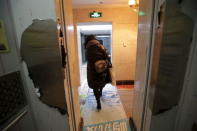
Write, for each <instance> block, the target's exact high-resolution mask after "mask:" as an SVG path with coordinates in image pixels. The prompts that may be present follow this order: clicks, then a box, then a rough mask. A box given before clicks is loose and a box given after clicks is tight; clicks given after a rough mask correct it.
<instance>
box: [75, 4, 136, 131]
mask: <svg viewBox="0 0 197 131" xmlns="http://www.w3.org/2000/svg"><path fill="white" fill-rule="evenodd" d="M108 8H109V7H108ZM106 9H107V8H103V10H104V12H106V13H110V12H108V11H107V10H106ZM110 9H112V10H114V11H119V10H120V9H123V10H125V12H126V13H127V14H126V15H128V16H126V15H125V16H124V17H125V19H126V20H127V21H125V22H126V23H121V22H120V21H119V19H115V18H113V17H110V18H109V20H106V18H100V19H101V20H100V21H97V19H95V20H94V19H91V18H87V20H86V18H85V17H84V18H82V17H80V16H83V14H81V13H80V12H83V11H81V8H79V9H76V10H75V9H74V12H75V11H76V12H75V13H74V18H75V19H74V21H75V22H76V24H75V25H76V27H75V29H76V38H77V40H76V41H77V45H78V59H79V72H80V87H79V98H80V114H81V117H82V120H83V126H84V129H85V130H86V129H88V128H90V127H92V128H94V127H95V126H98V127H99V128H105V127H106V128H112V127H107V126H105V125H106V124H109V123H111V125H108V126H113V122H115V123H116V124H117V122H120V123H121V124H120V126H118V125H117V128H120V129H121V130H130V125H129V121H131V119H132V110H133V105H132V104H133V87H134V70H135V69H134V68H135V57H136V54H135V53H136V39H137V31H136V30H137V28H136V26H137V17H136V16H132V15H131V14H130V13H132V14H135V15H136V13H135V11H133V10H132V9H130V7H129V8H127V7H119V8H114V7H113V8H112V7H110ZM89 10H91V9H89ZM87 13H88V12H87ZM76 14H77V15H78V16H76ZM120 16H121V15H120ZM132 18H134V19H133V21H129V20H131V19H132ZM132 22H133V23H134V22H135V23H136V25H132V24H131V23H132ZM88 35H95V36H96V39H97V40H98V41H99V42H100V43H101V44H102V45H104V47H105V48H106V49H107V53H108V55H109V56H110V58H111V62H112V69H111V70H112V72H111V73H112V74H111V75H112V79H113V82H112V84H107V85H106V86H105V87H104V88H103V93H102V97H101V106H102V109H101V110H100V111H98V110H97V109H96V106H97V103H96V99H95V96H94V93H93V90H92V89H91V88H89V87H88V83H87V60H86V54H85V48H84V42H85V39H86V37H87V36H88ZM115 36H117V37H115ZM130 51H132V52H130ZM125 58H126V59H125ZM127 68H130V70H128V71H127V70H126V69H127ZM100 126H101V127H100ZM102 126H103V127H102ZM100 130H101V129H100ZM101 131H102V130H101Z"/></svg>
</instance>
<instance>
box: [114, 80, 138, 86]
mask: <svg viewBox="0 0 197 131" xmlns="http://www.w3.org/2000/svg"><path fill="white" fill-rule="evenodd" d="M116 85H134V80H117V81H116Z"/></svg>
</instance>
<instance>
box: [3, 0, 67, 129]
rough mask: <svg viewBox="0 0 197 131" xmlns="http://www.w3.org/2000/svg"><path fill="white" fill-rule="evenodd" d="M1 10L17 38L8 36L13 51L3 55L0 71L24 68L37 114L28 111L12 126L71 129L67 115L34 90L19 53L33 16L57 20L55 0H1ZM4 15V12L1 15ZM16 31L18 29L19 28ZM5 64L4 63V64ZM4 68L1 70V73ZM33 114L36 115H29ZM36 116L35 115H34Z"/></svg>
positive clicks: (20, 127)
mask: <svg viewBox="0 0 197 131" xmlns="http://www.w3.org/2000/svg"><path fill="white" fill-rule="evenodd" d="M5 5H6V6H7V5H9V6H10V7H11V13H12V15H13V20H10V19H8V18H9V17H8V16H11V15H10V14H7V12H8V11H7V10H8V9H9V8H6V7H5ZM0 6H1V7H0V10H3V12H2V11H0V13H3V15H4V19H5V20H6V22H5V23H9V22H13V23H14V25H13V27H12V26H10V25H7V27H8V28H9V31H10V32H9V33H10V34H13V35H15V36H17V37H15V36H13V38H8V39H9V43H10V44H13V45H11V48H12V49H11V52H10V53H7V54H2V55H1V56H0V63H1V64H0V71H1V72H2V73H7V72H11V71H14V70H18V69H21V72H22V76H23V80H24V83H25V87H26V94H27V96H28V100H29V104H30V107H31V110H30V108H29V111H30V112H31V113H32V114H33V115H32V114H28V115H27V116H26V117H28V119H27V118H26V117H25V118H24V119H22V120H21V121H20V122H19V123H18V124H17V125H15V126H14V127H13V128H11V129H10V130H13V131H27V130H28V131H36V130H38V131H67V130H69V125H68V117H67V115H61V114H60V113H59V112H58V111H57V110H56V109H53V108H50V107H48V106H47V105H45V104H43V103H42V102H41V101H40V100H38V98H37V96H36V95H35V93H34V85H33V83H32V80H31V79H30V78H29V76H28V71H27V66H26V64H25V63H24V62H22V63H21V62H20V56H19V55H18V54H19V53H18V52H19V50H17V47H19V48H20V41H21V36H22V33H23V31H24V30H25V29H26V28H27V27H28V26H29V25H30V24H31V23H32V20H33V19H36V18H37V19H49V18H52V19H54V20H55V5H54V1H53V0H33V1H32V0H3V2H2V1H1V4H0ZM0 18H1V15H0ZM15 31H16V32H15ZM2 64H3V65H4V66H3V68H2ZM1 72H0V73H1ZM29 115H32V116H29ZM32 118H33V119H32ZM34 123H35V124H34Z"/></svg>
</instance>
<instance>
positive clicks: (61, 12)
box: [55, 0, 80, 131]
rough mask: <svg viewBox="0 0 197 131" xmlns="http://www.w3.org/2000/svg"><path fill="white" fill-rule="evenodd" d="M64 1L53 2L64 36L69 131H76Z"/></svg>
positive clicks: (65, 87) (56, 0)
mask: <svg viewBox="0 0 197 131" xmlns="http://www.w3.org/2000/svg"><path fill="white" fill-rule="evenodd" d="M66 1H67V0H55V7H56V19H59V20H60V26H61V29H62V32H63V34H64V35H63V45H64V47H65V53H66V58H65V59H66V60H65V61H66V66H65V69H64V72H65V79H64V89H65V96H66V103H67V113H68V121H69V128H70V130H71V131H78V130H79V128H80V127H79V125H77V123H76V114H75V109H74V101H73V89H72V85H71V74H70V65H69V57H68V38H67V35H66V34H67V30H66V29H67V28H68V26H67V25H66V18H65V13H67V12H65V8H66V7H64V5H65V3H66ZM60 46H61V45H60ZM75 104H76V103H75ZM78 117H80V116H78Z"/></svg>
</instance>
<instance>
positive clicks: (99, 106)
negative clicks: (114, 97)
mask: <svg viewBox="0 0 197 131" xmlns="http://www.w3.org/2000/svg"><path fill="white" fill-rule="evenodd" d="M93 92H94V96H95V98H96V101H97V109H101V103H100V91H99V89H93Z"/></svg>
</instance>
